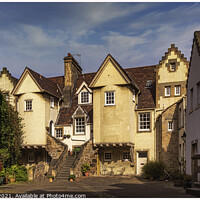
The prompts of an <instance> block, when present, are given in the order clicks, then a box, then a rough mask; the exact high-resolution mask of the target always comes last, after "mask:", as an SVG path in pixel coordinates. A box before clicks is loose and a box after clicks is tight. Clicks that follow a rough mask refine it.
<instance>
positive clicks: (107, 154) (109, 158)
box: [104, 152, 112, 161]
mask: <svg viewBox="0 0 200 200" xmlns="http://www.w3.org/2000/svg"><path fill="white" fill-rule="evenodd" d="M111 159H112V156H111V152H106V153H104V160H105V161H111Z"/></svg>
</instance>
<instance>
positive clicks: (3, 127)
mask: <svg viewBox="0 0 200 200" xmlns="http://www.w3.org/2000/svg"><path fill="white" fill-rule="evenodd" d="M22 135H23V131H22V124H21V118H20V117H19V115H18V112H16V111H14V109H13V107H12V106H11V105H9V104H8V102H7V101H6V99H5V96H4V95H3V94H2V92H1V91H0V157H1V160H2V162H3V166H4V167H9V166H11V165H14V164H17V162H18V159H19V157H20V153H21V151H20V148H21V144H22Z"/></svg>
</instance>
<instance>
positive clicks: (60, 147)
mask: <svg viewBox="0 0 200 200" xmlns="http://www.w3.org/2000/svg"><path fill="white" fill-rule="evenodd" d="M46 135H47V148H46V150H47V151H48V153H49V155H50V156H51V157H52V159H58V158H59V157H60V155H61V154H62V152H63V151H64V149H65V146H66V145H65V144H63V143H62V142H60V141H59V140H57V139H56V138H54V137H52V136H51V135H49V134H46Z"/></svg>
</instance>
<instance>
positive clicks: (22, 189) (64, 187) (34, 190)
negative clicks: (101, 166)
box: [0, 176, 192, 198]
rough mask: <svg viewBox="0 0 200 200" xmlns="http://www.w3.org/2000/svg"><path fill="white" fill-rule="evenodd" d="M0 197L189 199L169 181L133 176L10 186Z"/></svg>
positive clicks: (0, 189)
mask: <svg viewBox="0 0 200 200" xmlns="http://www.w3.org/2000/svg"><path fill="white" fill-rule="evenodd" d="M0 197H27V198H28V197H37V198H39V197H41V198H42V197H46V198H54V197H65V198H67V197H70V198H71V197H74V198H77V197H78V198H86V197H87V198H95V197H99V198H103V197H107V198H109V197H110V198H115V197H124V198H125V197H152V198H153V197H159V198H162V197H163V198H192V196H190V195H187V194H186V193H185V190H184V189H183V188H177V187H174V186H173V183H172V182H159V181H148V180H138V179H137V178H136V177H125V176H124V177H123V176H122V177H119V176H116V177H115V176H113V177H88V178H85V177H84V178H81V179H76V181H75V182H69V181H54V182H53V183H49V182H48V181H44V182H29V183H14V184H8V185H3V186H0Z"/></svg>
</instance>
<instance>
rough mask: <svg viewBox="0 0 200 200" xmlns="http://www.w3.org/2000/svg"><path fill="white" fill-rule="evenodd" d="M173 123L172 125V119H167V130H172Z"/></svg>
mask: <svg viewBox="0 0 200 200" xmlns="http://www.w3.org/2000/svg"><path fill="white" fill-rule="evenodd" d="M173 128H174V125H173V121H169V122H168V131H173Z"/></svg>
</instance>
